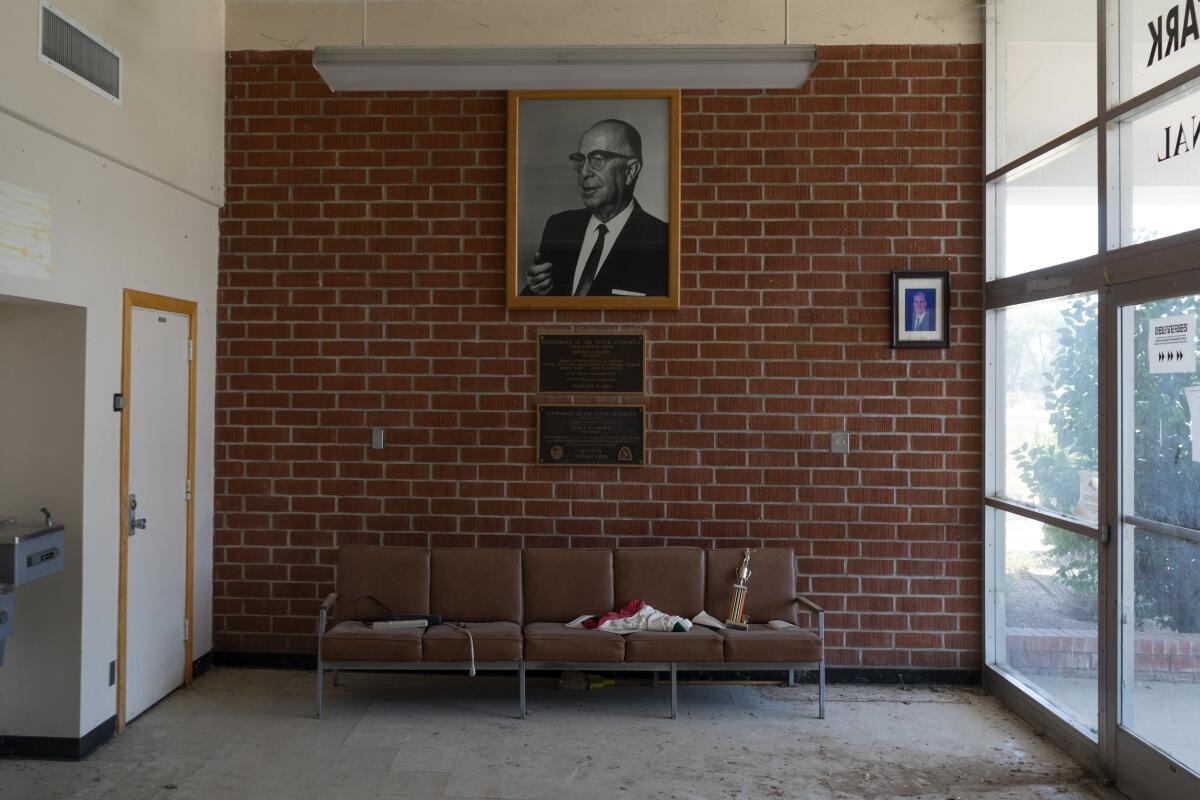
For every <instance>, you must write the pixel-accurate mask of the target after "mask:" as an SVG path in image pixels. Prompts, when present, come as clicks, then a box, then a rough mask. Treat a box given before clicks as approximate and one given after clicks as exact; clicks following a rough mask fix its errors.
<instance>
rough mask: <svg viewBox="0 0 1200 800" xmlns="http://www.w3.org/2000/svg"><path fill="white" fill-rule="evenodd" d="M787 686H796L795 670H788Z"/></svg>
mask: <svg viewBox="0 0 1200 800" xmlns="http://www.w3.org/2000/svg"><path fill="white" fill-rule="evenodd" d="M787 685H788V687H789V688H790V687H793V686H795V685H796V670H794V669H789V670H788V676H787Z"/></svg>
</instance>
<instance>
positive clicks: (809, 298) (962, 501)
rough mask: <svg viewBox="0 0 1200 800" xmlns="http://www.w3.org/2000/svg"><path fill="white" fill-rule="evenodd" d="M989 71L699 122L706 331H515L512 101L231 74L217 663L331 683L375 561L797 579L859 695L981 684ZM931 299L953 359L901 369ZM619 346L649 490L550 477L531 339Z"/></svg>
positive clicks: (836, 82)
mask: <svg viewBox="0 0 1200 800" xmlns="http://www.w3.org/2000/svg"><path fill="white" fill-rule="evenodd" d="M981 72H982V56H981V50H980V48H979V47H978V46H963V47H958V46H936V47H934V46H913V47H909V46H879V47H823V48H821V49H820V51H819V63H818V66H817V68H816V71H815V72H814V74H813V76H812V78H811V79H810V80H809V81H808V83H807V84H806V86H805V87H804V88H803V89H801V90H799V91H770V92H762V91H721V92H702V91H689V92H685V93H684V98H683V184H684V185H683V193H682V197H683V223H682V225H683V227H682V236H683V243H682V251H683V261H682V285H683V293H682V307H681V309H680V310H679V311H656V312H613V311H610V312H557V313H556V312H544V311H508V310H507V309H506V308H505V304H504V236H505V208H504V193H505V166H504V164H505V138H506V135H505V128H506V120H505V99H504V96H503V95H502V94H498V93H493V94H475V93H457V94H439V95H425V94H420V95H413V94H389V95H378V94H376V95H367V94H343V95H340V96H335V95H333V94H331V93H330V92H329V90H328V89H327V88H326V87H325V85H324V84H323V83H322V82H321V81H320V80H319V78H318V76H317V75H316V73H315V72H314V71H313V69H312V68H311V66H310V55H309V53H307V52H282V53H257V52H234V53H230V54H229V55H228V123H227V125H228V128H227V133H228V137H227V139H228V141H227V145H228V156H227V159H228V186H229V188H228V204H227V205H226V207H225V210H224V213H223V216H222V231H221V232H222V239H221V241H222V246H221V250H222V252H221V270H220V310H219V314H220V317H219V332H218V348H219V353H218V356H219V362H218V377H217V381H218V383H217V453H216V465H217V486H216V496H217V511H216V524H215V527H216V545H215V550H216V552H215V562H216V563H215V587H214V593H215V609H214V613H215V647H216V649H218V650H243V651H286V652H311V651H312V650H313V645H314V641H313V635H312V634H313V626H314V623H313V620H314V614H315V612H316V608H317V605H318V603H319V600H320V598H321V597H323V596H324V594H325V593H326V592H327V591H329V590H330V589H331V587H332V581H333V567H332V566H330V565H331V563H332V562H333V559H334V554H335V548H336V547H337V546H338V545H339V544H345V543H349V542H353V543H363V542H369V543H382V544H394V545H434V546H445V545H449V546H468V547H470V546H476V545H478V546H491V545H505V546H514V545H522V544H524V545H529V546H534V545H537V546H547V545H548V546H562V547H595V546H621V547H624V546H638V545H651V544H687V545H705V546H712V545H718V546H741V545H745V544H748V545H751V546H766V545H773V546H789V547H792V548H793V549H794V550H795V551H796V552H797V553H798V554H799V555H800V556H801V559H800V567H801V572H802V578H801V585H800V587H799V588H800V589H802V590H804V591H809V592H811V593H813V594H815V595H816V596H818V597H819V598H820V600H821V601H822V602H823V603H824V604H825V605H826V607H827V608H829V609H831V610H832V613H831V614H830V615H829V619H828V623H829V628H830V633H829V645H830V654H829V657H830V662H831V663H832V664H835V665H851V666H889V667H896V666H904V667H946V668H970V669H974V668H978V667H979V663H980V652H979V651H980V646H981V644H980V619H981V617H980V603H981V600H980V595H981V581H980V576H981V540H982V534H981V526H980V513H979V508H980V470H981V449H982V436H981V431H982V421H981V415H982V408H981V394H982V389H981V372H982V350H981V341H982V334H981V317H982V314H981V308H982V240H981V224H982V216H983V214H982V206H981V179H982V168H981V106H982V101H981V97H982V89H981ZM906 269H936V270H942V269H946V270H950V271H951V272H952V274H953V277H952V280H953V286H954V293H953V322H954V330H953V345H952V347H951V348H950V349H949V350H907V351H903V350H902V351H896V350H892V349H891V348H890V347H889V346H888V311H887V306H888V299H889V288H888V287H889V278H888V273H889V271H891V270H906ZM597 324H603V325H608V326H612V327H613V328H614V329H618V328H621V327H629V328H641V329H645V330H646V331H647V332H648V335H649V336H648V338H649V341H650V357H649V370H650V374H651V380H650V391H649V396H648V397H647V398H646V401H645V402H646V404H647V412H648V416H647V442H646V444H647V450H648V463H649V466H646V467H644V468H624V469H621V470H619V471H618V470H616V469H573V470H572V469H567V468H546V467H538V466H535V465H534V460H535V452H534V444H535V443H534V428H535V421H534V415H535V406H536V403H537V401H538V397H537V396H536V395H535V391H534V389H535V387H534V375H535V365H534V336H535V332H536V330H537V329H538V328H539V327H540V326H570V325H590V326H595V325H597ZM373 426H383V427H385V428H387V436H388V441H389V445H390V446H389V447H388V448H387V449H386V450H383V451H373V450H371V449H370V447H369V445H370V430H369V429H370V428H371V427H373ZM843 426H845V427H846V429H848V430H849V431H850V432H851V442H852V448H853V452H852V453H851V454H850V455H838V454H831V453H830V452H828V450H829V431H832V430H837V429H841V428H842V427H843Z"/></svg>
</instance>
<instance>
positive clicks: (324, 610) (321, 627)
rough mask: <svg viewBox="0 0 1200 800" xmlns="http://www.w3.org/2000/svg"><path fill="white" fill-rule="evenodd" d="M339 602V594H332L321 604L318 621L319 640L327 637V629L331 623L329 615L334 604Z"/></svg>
mask: <svg viewBox="0 0 1200 800" xmlns="http://www.w3.org/2000/svg"><path fill="white" fill-rule="evenodd" d="M336 602H337V592H330V593H329V596H328V597H326V598H325V602H323V603H321V611H320V613H319V619H318V620H317V638H318V639H319V638H320V637H322V636H324V635H325V627H326V625H327V624H328V623H329V613H330V612H331V611H333V604H334V603H336Z"/></svg>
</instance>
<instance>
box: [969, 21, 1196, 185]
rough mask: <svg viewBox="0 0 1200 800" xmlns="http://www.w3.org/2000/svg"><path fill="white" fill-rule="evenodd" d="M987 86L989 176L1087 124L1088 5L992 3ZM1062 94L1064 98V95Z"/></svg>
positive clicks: (1091, 84) (1092, 48)
mask: <svg viewBox="0 0 1200 800" xmlns="http://www.w3.org/2000/svg"><path fill="white" fill-rule="evenodd" d="M1197 49H1200V48H1197ZM995 81H996V97H995V102H996V106H997V111H998V114H997V120H998V122H997V130H996V153H995V156H996V159H995V163H994V164H993V165H992V166H993V168H996V167H1000V166H1003V165H1004V164H1006V163H1008V162H1010V161H1012V160H1014V159H1016V158H1019V157H1020V156H1022V155H1024V154H1025V153H1028V152H1029V151H1030V150H1033V149H1034V148H1036V147H1038V146H1039V145H1043V144H1045V143H1046V142H1048V141H1050V140H1051V139H1053V138H1055V137H1056V136H1061V135H1062V134H1064V133H1066V132H1067V131H1069V130H1071V129H1072V128H1074V127H1076V126H1077V125H1080V124H1082V123H1084V122H1087V121H1088V120H1089V119H1092V118H1094V117H1095V116H1096V2H1095V0H1007V1H1006V2H1004V3H1000V4H999V5H998V6H997V11H996V75H995ZM1065 86H1069V87H1071V88H1070V90H1069V91H1064V89H1063V87H1065Z"/></svg>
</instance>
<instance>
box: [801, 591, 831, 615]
mask: <svg viewBox="0 0 1200 800" xmlns="http://www.w3.org/2000/svg"><path fill="white" fill-rule="evenodd" d="M796 602H797V603H799V604H800V605H802V606H807V607H808V610H809V611H811V612H813V613H814V614H824V613H825V609H823V608H821V607H820V606H819V605H817V604H816V603H814V602H813V601H812V600H809V599H808V598H807V597H805V596H804V595H802V594H798V595H796Z"/></svg>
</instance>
